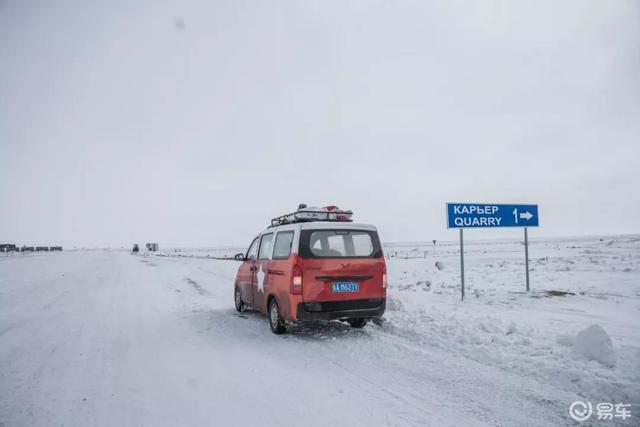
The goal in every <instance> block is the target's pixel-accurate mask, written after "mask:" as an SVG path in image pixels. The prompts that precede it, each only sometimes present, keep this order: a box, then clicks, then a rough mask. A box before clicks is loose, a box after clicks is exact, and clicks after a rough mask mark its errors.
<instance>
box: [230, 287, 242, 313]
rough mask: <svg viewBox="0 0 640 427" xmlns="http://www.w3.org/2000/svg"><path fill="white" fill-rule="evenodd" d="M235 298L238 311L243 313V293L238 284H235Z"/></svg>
mask: <svg viewBox="0 0 640 427" xmlns="http://www.w3.org/2000/svg"><path fill="white" fill-rule="evenodd" d="M233 300H234V302H235V305H236V311H238V313H242V312H243V311H244V301H242V293H241V292H240V288H239V287H238V285H236V286H235V290H234V291H233Z"/></svg>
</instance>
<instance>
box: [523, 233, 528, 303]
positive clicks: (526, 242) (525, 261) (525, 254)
mask: <svg viewBox="0 0 640 427" xmlns="http://www.w3.org/2000/svg"><path fill="white" fill-rule="evenodd" d="M524 268H525V271H526V272H527V292H529V236H528V235H527V227H525V228H524Z"/></svg>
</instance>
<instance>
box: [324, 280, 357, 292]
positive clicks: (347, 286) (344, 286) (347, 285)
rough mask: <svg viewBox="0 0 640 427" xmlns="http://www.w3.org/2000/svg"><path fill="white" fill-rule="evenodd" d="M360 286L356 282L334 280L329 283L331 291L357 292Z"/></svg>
mask: <svg viewBox="0 0 640 427" xmlns="http://www.w3.org/2000/svg"><path fill="white" fill-rule="evenodd" d="M359 290H360V286H359V285H358V284H357V283H356V282H334V283H332V284H331V292H333V293H334V294H335V293H348V292H358V291H359Z"/></svg>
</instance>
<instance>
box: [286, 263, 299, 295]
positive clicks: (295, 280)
mask: <svg viewBox="0 0 640 427" xmlns="http://www.w3.org/2000/svg"><path fill="white" fill-rule="evenodd" d="M289 292H291V293H292V294H293V295H302V269H301V268H300V266H299V265H297V264H296V265H294V266H293V270H292V274H291V288H290V289H289Z"/></svg>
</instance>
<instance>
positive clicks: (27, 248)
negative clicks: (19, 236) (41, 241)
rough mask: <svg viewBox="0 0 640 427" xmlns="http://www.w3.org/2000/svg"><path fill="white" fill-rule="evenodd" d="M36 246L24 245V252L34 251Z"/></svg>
mask: <svg viewBox="0 0 640 427" xmlns="http://www.w3.org/2000/svg"><path fill="white" fill-rule="evenodd" d="M34 250H35V248H34V247H33V246H23V247H22V252H33V251H34Z"/></svg>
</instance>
